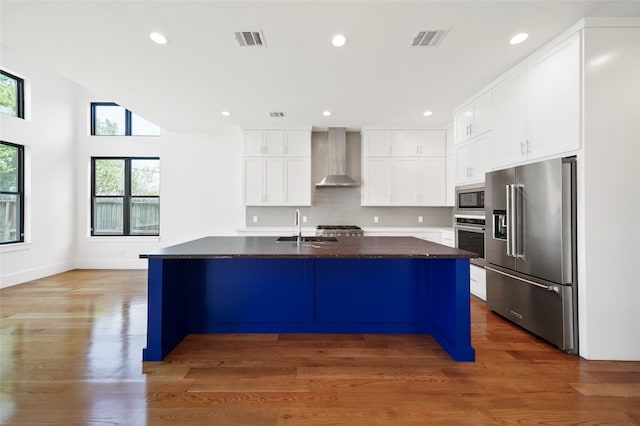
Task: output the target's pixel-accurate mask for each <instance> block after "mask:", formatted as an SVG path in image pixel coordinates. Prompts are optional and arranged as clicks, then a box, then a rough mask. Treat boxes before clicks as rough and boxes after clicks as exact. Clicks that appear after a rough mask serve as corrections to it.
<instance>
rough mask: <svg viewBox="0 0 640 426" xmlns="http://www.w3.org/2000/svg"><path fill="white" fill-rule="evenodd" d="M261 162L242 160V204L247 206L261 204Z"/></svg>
mask: <svg viewBox="0 0 640 426" xmlns="http://www.w3.org/2000/svg"><path fill="white" fill-rule="evenodd" d="M263 161H264V160H262V158H245V159H244V203H245V204H246V205H248V206H256V205H260V204H262V201H263V200H262V193H263V182H264V179H263V176H264V174H263V169H262V162H263Z"/></svg>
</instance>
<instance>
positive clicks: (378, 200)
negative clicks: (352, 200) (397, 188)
mask: <svg viewBox="0 0 640 426" xmlns="http://www.w3.org/2000/svg"><path fill="white" fill-rule="evenodd" d="M391 181H392V177H391V159H390V158H383V157H371V158H363V161H362V188H361V191H362V204H363V205H368V206H385V205H389V204H391Z"/></svg>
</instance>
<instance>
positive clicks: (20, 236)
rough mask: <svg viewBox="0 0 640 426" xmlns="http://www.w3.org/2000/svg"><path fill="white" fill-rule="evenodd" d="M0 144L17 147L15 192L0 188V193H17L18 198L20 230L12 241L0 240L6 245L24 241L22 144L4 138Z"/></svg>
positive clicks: (1, 243)
mask: <svg viewBox="0 0 640 426" xmlns="http://www.w3.org/2000/svg"><path fill="white" fill-rule="evenodd" d="M0 144H3V145H8V146H12V147H15V148H17V149H18V173H17V178H18V182H17V186H18V187H17V188H16V191H15V192H11V191H2V190H0V194H10V195H17V198H18V212H19V218H18V222H19V226H20V230H19V232H18V239H16V240H13V241H0V245H7V244H20V243H24V232H25V231H24V218H25V216H26V215H25V211H24V206H25V202H24V198H25V197H24V145H19V144H15V143H11V142H7V141H4V140H0Z"/></svg>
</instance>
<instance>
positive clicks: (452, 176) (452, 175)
mask: <svg viewBox="0 0 640 426" xmlns="http://www.w3.org/2000/svg"><path fill="white" fill-rule="evenodd" d="M446 139H447V201H446V205H447V206H453V205H455V188H456V150H455V144H454V140H453V126H449V127H447V132H446Z"/></svg>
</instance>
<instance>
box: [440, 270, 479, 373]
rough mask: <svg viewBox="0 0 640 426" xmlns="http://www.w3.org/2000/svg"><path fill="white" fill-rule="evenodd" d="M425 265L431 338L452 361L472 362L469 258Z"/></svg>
mask: <svg viewBox="0 0 640 426" xmlns="http://www.w3.org/2000/svg"><path fill="white" fill-rule="evenodd" d="M429 263H430V269H431V309H430V312H431V335H432V336H433V338H434V339H436V341H437V342H438V343H439V344H440V346H442V347H443V348H444V350H446V351H447V353H448V354H449V355H450V356H451V358H453V359H454V360H455V361H471V362H473V361H475V349H473V347H472V346H471V295H470V288H469V259H439V260H432V261H430V262H429Z"/></svg>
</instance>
